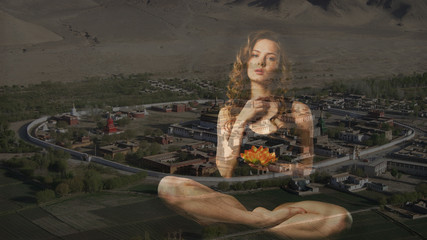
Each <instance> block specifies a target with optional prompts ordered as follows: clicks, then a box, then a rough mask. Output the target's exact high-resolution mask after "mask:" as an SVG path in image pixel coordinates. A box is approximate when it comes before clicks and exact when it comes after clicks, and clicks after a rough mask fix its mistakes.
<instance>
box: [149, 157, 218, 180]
mask: <svg viewBox="0 0 427 240" xmlns="http://www.w3.org/2000/svg"><path fill="white" fill-rule="evenodd" d="M194 157H195V158H194V159H190V160H185V161H180V160H179V156H178V152H169V153H162V154H157V155H152V156H146V157H143V158H142V160H141V161H142V164H141V165H142V167H143V168H146V169H150V170H154V171H158V172H163V173H170V174H173V173H176V174H186V175H195V176H203V175H209V174H211V173H213V172H215V171H216V167H215V165H214V164H212V163H208V159H207V158H204V157H202V156H199V155H197V156H194Z"/></svg>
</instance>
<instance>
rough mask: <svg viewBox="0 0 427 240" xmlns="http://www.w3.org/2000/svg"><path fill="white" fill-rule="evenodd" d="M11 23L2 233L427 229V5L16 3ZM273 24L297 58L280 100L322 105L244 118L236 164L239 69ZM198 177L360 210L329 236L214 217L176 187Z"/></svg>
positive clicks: (72, 235)
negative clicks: (256, 36) (253, 120)
mask: <svg viewBox="0 0 427 240" xmlns="http://www.w3.org/2000/svg"><path fill="white" fill-rule="evenodd" d="M0 22H1V24H0V53H1V54H0V172H1V174H0V179H1V181H0V191H1V192H2V194H0V223H1V224H0V238H1V239H11V240H12V239H134V240H136V239H144V240H146V239H300V238H301V239H306V238H310V239H313V238H314V239H318V238H320V239H374V238H378V239H383V238H387V239H426V238H427V230H426V228H425V225H426V224H427V135H426V134H427V121H426V119H427V44H425V43H426V42H427V2H425V1H422V0H342V1H339V0H173V1H172V0H76V1H67V0H30V1H28V0H25V1H24V0H19V1H17V0H1V1H0ZM259 30H269V31H273V32H274V33H277V36H278V38H279V40H280V43H281V45H280V46H281V47H282V48H283V49H280V51H283V52H284V53H285V57H286V60H287V65H286V73H287V75H286V76H287V78H286V81H285V83H284V84H285V86H284V88H285V91H283V96H280V98H271V99H276V100H271V99H270V100H268V101H272V102H274V101H278V102H279V105H278V106H279V107H278V108H277V111H278V112H277V113H279V112H280V111H279V108H280V107H281V106H282V105H280V104H281V103H284V102H285V101H288V100H289V101H291V102H292V103H299V104H300V105H298V106H303V107H304V106H305V107H306V108H307V110H306V113H308V114H307V115H304V114H302V115H295V112H293V111H297V110H294V108H295V107H294V105H292V104H291V108H290V109H287V110H286V111H287V112H281V114H284V115H283V116H284V117H283V118H282V119H284V122H286V123H289V124H288V125H286V127H284V128H280V129H279V130H277V132H276V131H274V132H273V133H271V132H269V133H268V134H265V133H262V134H261V133H259V132H257V131H256V130H255V129H256V128H255V127H256V125H251V124H249V125H248V126H246V129H245V130H244V133H242V136H241V139H240V142H239V148H238V152H237V153H236V159H235V160H236V162H235V163H234V165H233V167H232V168H231V172H229V173H227V174H224V170H223V167H224V166H223V165H221V164H223V162H221V161H220V160H219V159H220V157H221V156H222V155H221V154H223V151H222V150H220V151H218V150H219V149H220V148H219V147H218V146H222V145H220V144H223V142H222V141H223V140H221V139H222V137H223V135H222V133H221V129H222V128H221V126H222V125H221V124H223V123H222V122H223V121H222V120H221V116H223V115H221V113H223V110H224V109H226V108H227V107H229V106H232V105H230V104H234V103H233V101H232V100H235V99H232V97H231V96H233V95H231V94H230V92H232V90H233V89H232V88H233V85H232V84H231V82H232V78H233V75H232V74H230V72H232V71H234V70H235V69H236V62H237V60H236V54H238V52H239V49H243V47H242V46H243V44H245V43H246V42H247V41H248V40H247V39H248V34H250V33H252V32H254V31H259ZM249 42H250V41H249ZM258 42H259V41H258ZM256 43H257V42H255V43H254V45H255V46H257V45H256ZM248 46H249V43H248ZM254 48H255V47H254ZM277 51H278V52H279V50H277ZM269 54H271V53H269ZM254 56H255V55H251V56H250V58H249V59H253V58H254ZM248 64H249V60H248ZM283 64H284V63H283ZM284 65H285V64H284ZM261 66H262V65H261ZM249 67H250V66H248V74H247V75H249ZM264 67H265V66H264ZM261 74H263V72H262V71H261ZM247 77H248V78H251V77H250V76H247ZM250 80H251V81H253V80H252V79H250ZM252 84H253V83H252ZM277 99H279V100H277ZM243 100H244V98H243ZM245 101H246V100H245ZM251 101H252V99H250V100H248V101H247V103H249V102H251ZM263 101H264V100H263ZM268 101H267V102H268ZM280 101H282V102H280ZM255 104H256V103H255V102H254V103H253V105H252V107H254V106H255ZM263 104H265V103H263ZM268 104H271V103H268ZM246 105H247V104H246ZM246 105H245V107H246ZM268 106H272V105H268ZM241 107H243V105H242V106H241ZM286 107H287V105H286ZM241 109H242V108H241ZM242 112H243V110H242ZM230 114H231V113H230ZM238 116H241V115H238ZM290 116H292V117H290ZM236 118H237V117H236ZM272 119H275V118H271V119H269V121H270V120H271V121H272V122H273V120H272ZM278 119H280V118H278ZM290 119H291V120H290ZM234 121H236V119H234ZM274 121H275V120H274ZM287 121H288V122H287ZM307 121H309V125H310V126H309V129H310V130H309V131H310V132H309V135H310V137H309V139H310V140H309V141H308V142H307V141H306V140H304V139H305V138H304V136H305V135H304V134H305V133H304V132H303V131H302V130H301V129H302V128H301V126H300V125H298V124H301V122H307ZM290 123H292V124H290ZM226 124H227V123H226ZM233 124H234V125H233V127H232V128H233V129H235V128H234V126H235V125H237V124H235V123H234V122H233ZM224 126H226V125H224ZM253 126H255V127H253ZM275 126H277V125H275ZM225 128H227V127H225ZM248 129H249V130H248ZM307 131H308V130H307ZM230 132H233V133H234V132H235V131H234V130H231V127H230ZM262 150H264V152H266V153H268V154H266V155H264V156H262V153H260V152H261V151H262ZM257 151H259V152H258V153H257ZM255 154H258V155H255ZM253 156H257V158H256V159H254V157H253ZM266 156H267V157H269V158H268V159H267V158H266ZM266 159H267V160H266ZM308 160H309V162H310V164H309V165H308V166H307V165H306V162H307V161H308ZM228 174H231V175H232V177H230V176H229V175H228ZM224 176H225V177H224ZM165 179H166V180H165ZM168 179H169V180H170V179H178V180H177V182H176V184H177V185H178V186H177V187H176V189H175V188H174V186H173V185H165V184H166V183H165V182H167V180H168ZM182 179H186V180H189V181H190V180H191V181H192V182H190V183H189V184H190V185H191V184H193V182H194V184H200V186H201V187H200V189H205V190H203V191H207V192H209V194H212V196H217V198H218V202H220V198H223V197H224V198H226V199H233V201H236V202H239V204H240V205H241V206H242V208H244V209H245V211H248V212H250V213H254V214H255V215H254V216H258V215H256V214H258V213H259V211H264V210H262V209H265V212H267V213H269V212H270V211H271V212H275V211H276V208H277V207H278V206H279V205H281V204H286V203H288V204H289V203H298V202H302V203H304V202H305V203H307V202H309V203H325V204H330V205H328V206H331V208H332V206H337V207H336V209H345V211H348V216H350V217H349V218H348V219H350V220H347V225H346V226H347V227H343V228H340V230H339V231H338V230H337V231H336V232H334V233H333V234H332V233H331V235H329V234H323V232H322V231H321V230H319V232H320V233H322V234H321V235H322V237H319V236H317V235H311V237H307V236H305V235H304V236H305V237H295V236H297V235H295V236H294V235H292V233H290V232H289V231H288V233H282V232H280V231H275V228H274V227H275V226H276V225H277V226H279V225H278V224H277V223H275V224H272V225H267V226H261V225H253V224H247V223H246V222H244V221H240V222H239V221H237V222H236V221H229V220H225V219H226V218H224V219H223V218H220V219H222V220H218V221H214V220H212V219H214V218H203V217H204V216H203V213H201V215H200V216H203V217H200V216H199V215H197V214H199V212H200V211H201V210H194V212H196V213H192V212H191V211H192V210H191V209H192V208H185V205H184V204H183V203H181V202H180V201H178V200H176V201H175V200H173V201H172V200H170V199H169V198H168V196H169V195H167V194H166V195H165V192H164V191H163V190H162V191H161V190H160V186H162V187H163V188H169V189H168V190H170V191H171V192H174V191H179V190H183V192H185V191H184V188H182V186H184V185H185V184H186V182H185V181H186V180H182ZM164 186H167V187H164ZM185 186H186V185H185ZM192 186H193V187H194V189H196V188H197V187H195V186H196V185H192ZM197 186H199V185H197ZM171 189H173V190H171ZM200 189H199V190H200ZM199 190H194V192H198V191H199ZM190 192H191V191H190ZM166 193H167V191H166ZM169 197H170V196H169ZM187 197H188V196H187ZM190 199H192V198H190V197H188V198H184V202H186V201H187V205H189V206H190V205H191V207H193V206H196V205H197V204H198V203H197V202H195V201H193V200H190ZM227 201H228V200H227ZM230 201H231V200H230ZM206 202H209V200H208V199H206ZM231 205H232V204H231ZM231 205H230V206H231ZM240 205H239V206H240ZM200 206H202V205H200ZM212 207H214V206H212ZM203 208H207V207H203ZM239 208H240V207H239ZM188 209H190V210H188ZM195 209H196V208H195ZM212 209H215V208H212ZM260 209H261V210H260ZM273 209H274V210H273ZM203 211H204V210H203ZM203 211H202V212H203ZM207 211H208V210H206V212H207ZM305 211H306V212H305V213H307V214H308V210H305ZM319 211H320V210H319ZM276 213H277V211H276ZM301 215H304V214H301ZM206 216H207V215H206ZM209 216H210V215H209ZM260 216H264V215H262V214H261V215H260ZM295 216H298V214H297V215H295ZM241 219H243V218H241ZM267 219H268V218H267ZM290 219H291V220H292V219H295V218H292V217H290ZM277 226H276V227H277ZM298 236H299V235H298Z"/></svg>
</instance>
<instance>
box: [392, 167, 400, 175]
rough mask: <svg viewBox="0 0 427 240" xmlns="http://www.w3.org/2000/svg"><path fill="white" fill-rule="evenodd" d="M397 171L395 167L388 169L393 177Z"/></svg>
mask: <svg viewBox="0 0 427 240" xmlns="http://www.w3.org/2000/svg"><path fill="white" fill-rule="evenodd" d="M398 173H399V171H397V169H396V168H392V169H391V170H390V174H391V176H393V177H397V174H398Z"/></svg>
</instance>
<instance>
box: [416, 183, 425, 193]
mask: <svg viewBox="0 0 427 240" xmlns="http://www.w3.org/2000/svg"><path fill="white" fill-rule="evenodd" d="M415 191H417V192H419V193H421V194H423V195H424V196H427V182H422V183H419V184H417V186H416V187H415Z"/></svg>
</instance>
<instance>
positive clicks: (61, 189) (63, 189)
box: [55, 183, 70, 197]
mask: <svg viewBox="0 0 427 240" xmlns="http://www.w3.org/2000/svg"><path fill="white" fill-rule="evenodd" d="M55 192H56V194H58V195H59V196H60V197H63V196H65V195H67V194H68V193H69V192H70V187H69V186H68V184H67V183H60V184H58V186H56V188H55Z"/></svg>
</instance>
